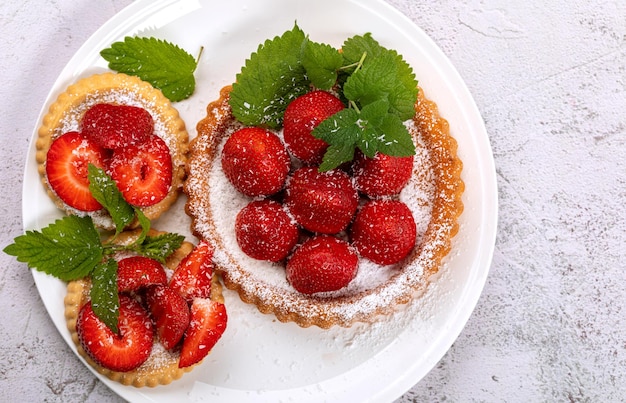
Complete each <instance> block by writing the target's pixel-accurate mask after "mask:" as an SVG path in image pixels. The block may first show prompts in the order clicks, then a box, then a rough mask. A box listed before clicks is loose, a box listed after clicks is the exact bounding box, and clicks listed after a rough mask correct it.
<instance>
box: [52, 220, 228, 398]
mask: <svg viewBox="0 0 626 403" xmlns="http://www.w3.org/2000/svg"><path fill="white" fill-rule="evenodd" d="M139 233H140V230H134V231H126V232H123V233H121V234H120V235H119V236H118V238H116V243H119V244H124V243H130V242H132V241H133V240H134V239H136V237H137V236H138V235H139ZM158 234H159V232H157V231H155V230H150V232H149V235H151V236H156V235H158ZM193 247H194V246H193V244H191V243H189V242H183V243H182V245H181V246H180V247H179V248H178V249H177V250H176V251H174V253H172V254H171V255H170V256H169V257H168V258H167V259H166V262H165V265H166V267H167V268H169V269H170V270H174V269H176V267H177V266H178V264H179V263H180V262H181V261H182V260H183V258H184V257H185V256H187V255H188V254H189V253H190V252H191V251H192V249H193ZM90 288H91V282H90V280H89V279H81V280H76V281H71V282H69V283H68V285H67V294H66V296H65V299H64V303H65V319H66V323H67V328H68V330H69V331H70V335H71V337H72V340H73V341H74V343H75V344H76V348H77V350H78V353H79V354H80V355H81V356H82V357H83V358H84V359H85V360H86V361H87V362H88V363H89V365H91V366H92V367H93V368H94V369H95V370H96V371H97V372H98V373H100V374H102V375H104V376H106V377H108V378H110V379H111V380H114V381H117V382H120V383H122V384H123V385H132V386H135V387H144V386H148V387H154V386H158V385H167V384H169V383H171V382H172V381H175V380H177V379H180V378H181V377H182V376H183V375H184V374H185V373H186V372H190V371H191V370H193V369H194V368H195V367H196V366H197V365H198V364H195V365H192V366H189V367H185V368H179V367H178V362H179V356H180V349H179V348H176V349H174V350H166V349H165V348H164V347H163V346H162V345H161V343H159V342H158V341H157V340H156V337H157V336H155V342H154V344H153V347H152V352H151V354H150V357H149V358H148V359H147V361H146V362H144V363H143V364H142V365H141V366H139V367H138V368H136V369H134V370H132V371H127V372H117V371H112V370H110V369H107V368H104V367H102V366H100V365H98V364H97V363H96V362H95V361H94V360H93V359H91V358H90V357H89V355H88V354H87V353H86V352H85V350H84V349H83V347H82V346H81V343H80V341H79V337H78V333H77V331H76V321H77V319H78V314H79V312H80V309H81V307H82V306H83V305H84V304H85V303H87V301H89V290H90ZM211 299H212V300H214V301H218V302H221V303H224V297H223V295H222V284H221V283H220V281H219V279H218V277H217V276H216V275H213V277H212V279H211Z"/></svg>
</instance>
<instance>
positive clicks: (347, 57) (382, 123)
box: [229, 24, 418, 171]
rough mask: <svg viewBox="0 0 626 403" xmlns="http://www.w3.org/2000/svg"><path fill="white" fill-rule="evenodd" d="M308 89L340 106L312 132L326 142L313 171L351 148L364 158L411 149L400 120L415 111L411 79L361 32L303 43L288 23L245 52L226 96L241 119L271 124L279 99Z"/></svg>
mask: <svg viewBox="0 0 626 403" xmlns="http://www.w3.org/2000/svg"><path fill="white" fill-rule="evenodd" d="M312 88H318V89H323V90H333V91H337V92H338V93H339V95H340V97H341V99H342V100H343V101H344V102H345V103H346V105H347V109H345V110H343V111H340V112H338V113H337V114H335V115H333V116H331V117H330V118H329V119H327V120H326V121H325V122H323V123H322V124H320V125H319V126H318V127H317V128H316V129H315V130H314V131H313V135H314V136H316V137H318V138H320V139H322V140H324V141H326V142H327V143H328V144H329V147H328V150H327V152H326V154H325V156H324V160H323V163H322V164H321V166H320V168H319V169H320V170H321V171H326V170H330V169H334V168H336V167H338V166H339V165H341V164H342V163H344V162H348V161H350V160H352V159H353V157H354V153H355V150H356V149H360V150H361V151H362V152H363V153H364V154H365V155H367V156H370V157H373V156H374V155H375V154H376V153H377V152H381V153H384V154H387V155H392V156H397V157H405V156H410V155H413V154H414V153H415V146H414V144H413V141H412V138H411V134H410V133H409V131H408V129H407V128H406V126H405V125H404V123H403V122H404V121H406V120H409V119H411V118H412V117H413V116H414V114H415V109H414V108H415V102H416V100H417V91H418V87H417V80H416V78H415V75H414V73H413V70H412V68H411V67H410V65H409V64H408V63H407V62H406V61H405V60H404V59H403V58H402V56H400V55H399V54H398V53H397V52H396V51H395V50H390V49H387V48H385V47H383V46H381V45H380V44H379V43H378V42H377V41H376V40H374V39H373V38H372V36H371V34H369V33H368V34H365V35H357V36H353V37H351V38H348V39H347V40H346V41H345V42H344V43H343V46H342V49H341V51H339V50H337V49H335V48H333V47H332V46H330V45H327V44H322V43H317V42H313V41H311V40H310V39H309V38H308V36H306V35H305V34H304V32H303V31H302V30H301V29H300V28H299V27H298V25H297V24H296V25H295V26H294V28H293V29H292V30H290V31H287V32H285V33H284V34H283V35H281V36H277V37H275V38H273V39H271V40H268V41H266V42H265V43H263V44H262V45H261V46H259V48H258V49H257V51H256V52H255V53H253V54H252V55H251V57H250V58H249V59H248V60H247V61H246V63H245V65H244V67H243V68H242V70H241V73H240V74H238V75H237V81H236V82H235V83H234V84H233V89H232V91H231V94H230V101H229V102H230V106H231V109H232V111H233V115H234V116H235V118H237V119H238V120H239V121H241V122H242V123H244V124H246V125H250V126H265V127H270V128H273V129H278V128H280V127H281V126H282V118H283V115H284V111H285V109H286V108H287V105H289V103H290V102H291V101H292V100H293V99H295V98H297V97H298V96H300V95H302V94H304V93H306V92H308V91H310V90H311V89H312Z"/></svg>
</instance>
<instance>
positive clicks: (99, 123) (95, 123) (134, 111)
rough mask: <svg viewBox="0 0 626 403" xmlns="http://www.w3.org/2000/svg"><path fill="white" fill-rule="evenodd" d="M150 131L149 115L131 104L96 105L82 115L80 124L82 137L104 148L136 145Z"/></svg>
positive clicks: (151, 123) (144, 138) (151, 126)
mask: <svg viewBox="0 0 626 403" xmlns="http://www.w3.org/2000/svg"><path fill="white" fill-rule="evenodd" d="M153 131H154V120H153V119H152V115H150V113H149V112H148V111H146V110H145V109H143V108H140V107H137V106H131V105H116V104H105V103H101V104H96V105H94V106H92V107H91V108H89V109H88V110H87V112H85V115H84V117H83V121H82V133H83V135H84V136H85V137H87V138H88V139H89V140H90V141H92V142H93V143H94V144H97V145H99V146H100V147H102V148H108V149H118V148H122V147H127V146H130V145H136V144H139V143H141V142H143V141H144V140H146V139H147V138H148V137H149V136H150V135H151V134H152V133H153Z"/></svg>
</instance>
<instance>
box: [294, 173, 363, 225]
mask: <svg viewBox="0 0 626 403" xmlns="http://www.w3.org/2000/svg"><path fill="white" fill-rule="evenodd" d="M358 203H359V196H358V193H357V191H356V190H355V189H354V186H353V185H352V181H351V180H350V177H349V176H348V175H347V174H346V173H345V172H343V171H340V170H332V171H327V172H319V171H318V170H317V168H313V167H303V168H300V169H298V170H297V171H296V172H294V174H293V176H292V177H291V178H290V179H289V181H288V183H287V192H286V197H285V204H286V206H287V207H288V208H289V211H290V212H291V214H292V215H293V216H294V217H295V219H296V221H297V222H298V223H299V224H300V225H302V226H303V227H304V228H305V229H307V230H309V231H313V232H320V233H324V234H335V233H337V232H340V231H343V230H344V229H345V228H346V227H347V226H348V224H349V223H350V221H351V220H352V216H353V215H354V212H355V211H356V208H357V205H358Z"/></svg>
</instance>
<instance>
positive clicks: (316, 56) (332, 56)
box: [302, 40, 343, 90]
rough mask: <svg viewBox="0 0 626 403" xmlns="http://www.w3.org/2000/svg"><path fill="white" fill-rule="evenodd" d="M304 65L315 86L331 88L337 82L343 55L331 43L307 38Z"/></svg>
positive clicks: (303, 55)
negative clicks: (327, 43)
mask: <svg viewBox="0 0 626 403" xmlns="http://www.w3.org/2000/svg"><path fill="white" fill-rule="evenodd" d="M302 65H303V66H304V69H305V70H306V74H307V76H308V78H309V80H311V83H312V84H313V85H314V86H315V87H317V88H319V89H322V90H330V89H331V88H332V87H333V86H334V85H335V83H336V82H337V71H338V70H339V69H340V68H341V66H342V65H343V56H341V53H339V51H338V50H337V49H335V48H333V47H332V46H330V45H326V44H322V43H317V42H312V41H309V40H307V41H306V44H305V46H304V49H303V52H302Z"/></svg>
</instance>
